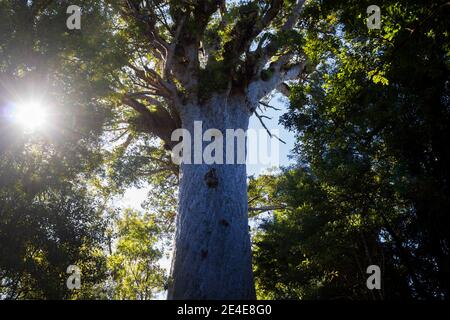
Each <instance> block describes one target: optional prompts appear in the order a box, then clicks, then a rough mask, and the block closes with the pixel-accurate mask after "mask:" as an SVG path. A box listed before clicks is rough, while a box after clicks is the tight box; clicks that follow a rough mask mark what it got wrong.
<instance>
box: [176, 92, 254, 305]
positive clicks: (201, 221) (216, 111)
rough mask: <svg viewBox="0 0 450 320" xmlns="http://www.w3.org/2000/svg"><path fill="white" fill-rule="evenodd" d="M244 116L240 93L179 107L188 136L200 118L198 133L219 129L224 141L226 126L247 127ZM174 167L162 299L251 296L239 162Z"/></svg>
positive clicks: (246, 114) (243, 177) (244, 181)
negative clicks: (171, 241) (172, 223)
mask: <svg viewBox="0 0 450 320" xmlns="http://www.w3.org/2000/svg"><path fill="white" fill-rule="evenodd" d="M250 114H251V112H250V111H249V110H248V107H247V105H246V102H245V98H243V97H225V96H215V97H214V98H212V99H211V100H210V101H209V102H208V103H205V104H204V105H189V106H185V107H183V108H182V110H180V116H181V120H182V126H183V128H186V129H188V130H189V131H190V132H191V134H192V137H193V126H194V121H202V122H203V132H204V131H206V130H207V129H210V128H215V129H219V130H221V132H222V133H223V135H224V143H225V132H226V131H225V130H226V129H243V130H245V131H246V130H247V128H248V122H249V117H250ZM207 144H208V142H206V143H203V147H205V145H207ZM192 150H193V148H192ZM235 154H236V152H235ZM225 158H226V148H225V147H224V159H225ZM180 169H181V170H180V175H181V176H180V178H181V179H180V194H179V211H178V215H177V220H176V235H175V251H174V256H173V260H172V270H171V277H170V282H169V291H168V299H255V288H254V282H253V274H252V263H251V245H250V235H249V227H248V202H247V201H248V199H247V174H246V166H245V164H212V165H207V164H182V165H181V168H180ZM211 173H213V177H211ZM208 177H209V178H212V180H213V183H211V181H209V180H208ZM208 181H209V182H208Z"/></svg>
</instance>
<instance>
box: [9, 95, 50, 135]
mask: <svg viewBox="0 0 450 320" xmlns="http://www.w3.org/2000/svg"><path fill="white" fill-rule="evenodd" d="M14 118H15V120H16V122H17V123H18V124H20V125H21V126H22V127H23V128H24V129H26V130H36V129H38V128H41V127H42V126H43V125H44V124H45V121H46V119H47V113H46V110H45V109H44V108H43V106H42V105H41V104H40V103H38V102H26V103H21V104H18V105H17V106H16V110H15V112H14Z"/></svg>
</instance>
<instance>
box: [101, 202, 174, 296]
mask: <svg viewBox="0 0 450 320" xmlns="http://www.w3.org/2000/svg"><path fill="white" fill-rule="evenodd" d="M115 226H116V229H117V230H116V236H117V239H116V240H117V241H116V244H115V247H116V248H115V250H114V252H113V253H112V254H111V255H110V256H109V257H108V269H109V270H110V272H111V275H112V280H113V287H114V291H113V296H112V297H111V298H113V299H127V300H129V299H133V300H136V299H138V300H148V299H151V298H153V297H154V295H155V294H156V293H158V292H160V291H162V290H163V289H164V285H165V283H166V275H165V272H164V270H163V269H161V267H160V266H159V264H158V261H159V259H160V258H161V257H162V251H161V250H160V249H157V247H156V245H157V242H158V239H159V234H160V232H161V231H160V229H159V227H158V224H157V222H156V220H155V216H153V215H149V214H144V215H140V214H139V213H137V212H133V211H125V212H124V213H123V215H122V216H121V217H120V218H119V219H118V220H117V221H116V224H115Z"/></svg>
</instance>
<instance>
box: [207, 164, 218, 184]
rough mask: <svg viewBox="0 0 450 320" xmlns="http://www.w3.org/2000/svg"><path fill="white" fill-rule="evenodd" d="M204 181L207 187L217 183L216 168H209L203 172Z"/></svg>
mask: <svg viewBox="0 0 450 320" xmlns="http://www.w3.org/2000/svg"><path fill="white" fill-rule="evenodd" d="M205 183H206V185H207V186H208V188H216V187H217V185H218V184H219V179H218V178H217V175H216V169H214V168H211V169H209V171H208V172H207V173H206V174H205Z"/></svg>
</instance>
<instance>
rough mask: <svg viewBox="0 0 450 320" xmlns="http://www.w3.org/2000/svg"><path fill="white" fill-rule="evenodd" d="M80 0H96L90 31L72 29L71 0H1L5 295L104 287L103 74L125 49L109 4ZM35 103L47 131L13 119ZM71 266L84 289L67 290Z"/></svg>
mask: <svg viewBox="0 0 450 320" xmlns="http://www.w3.org/2000/svg"><path fill="white" fill-rule="evenodd" d="M81 3H82V4H83V5H85V6H89V10H86V12H85V13H84V15H83V19H84V20H83V21H84V24H83V29H82V31H76V32H69V31H68V30H67V28H66V19H67V17H68V15H67V14H66V8H67V6H66V3H65V2H64V1H53V2H52V1H1V2H0V296H1V297H2V298H10V299H18V298H22V299H23V298H28V299H29V298H32V299H36V298H43V299H45V298H48V299H62V298H77V297H85V298H87V297H94V296H96V297H97V296H98V295H99V294H101V291H102V290H101V289H102V288H101V286H100V285H101V282H102V281H103V280H104V279H105V276H106V258H105V255H104V251H103V248H104V247H103V245H104V241H105V237H104V230H105V228H106V224H107V221H106V220H105V216H104V211H103V207H104V203H103V199H102V198H101V197H98V196H97V195H96V194H94V193H93V192H92V188H91V187H90V186H92V183H90V181H91V180H93V179H94V177H96V175H97V174H100V173H101V170H100V168H101V167H100V164H101V161H102V157H101V150H100V145H101V139H100V136H101V133H102V127H103V124H104V123H105V122H107V120H108V118H109V115H110V108H109V106H108V105H107V104H106V103H105V101H104V100H102V97H103V98H104V97H106V96H107V95H108V94H109V93H110V92H111V91H110V90H109V89H108V83H109V78H107V77H105V74H109V72H113V71H114V70H117V64H118V63H119V62H120V59H118V58H115V56H113V55H110V54H111V52H113V51H114V50H116V48H117V47H119V46H118V43H117V42H115V41H118V38H117V37H112V36H111V29H112V23H111V19H110V18H111V16H110V15H109V11H108V10H107V8H105V7H104V6H102V5H100V4H98V3H96V1H89V2H87V1H78V2H77V1H74V2H72V4H81ZM99 47H100V48H102V50H101V54H99ZM116 52H117V51H116ZM119 57H120V56H119ZM94 66H95V67H94ZM37 103H40V104H41V105H42V107H43V108H44V109H46V113H47V119H46V123H45V124H44V125H45V128H44V127H43V128H42V130H34V131H31V130H29V129H30V128H27V127H22V126H21V125H20V124H19V123H18V121H17V120H19V122H20V120H23V119H16V118H17V117H22V116H23V117H26V118H29V119H28V120H29V121H28V120H27V123H28V122H30V123H31V122H33V121H37V119H33V118H30V117H29V115H28V114H23V115H17V108H19V107H27V104H37ZM25 111H26V112H27V111H30V112H33V110H31V109H29V110H28V109H26V110H25ZM25 111H24V112H25ZM69 265H77V266H78V267H80V268H81V271H82V284H83V290H82V291H81V292H80V291H75V292H71V291H69V290H67V287H66V279H67V277H68V274H66V269H67V267H68V266H69Z"/></svg>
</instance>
